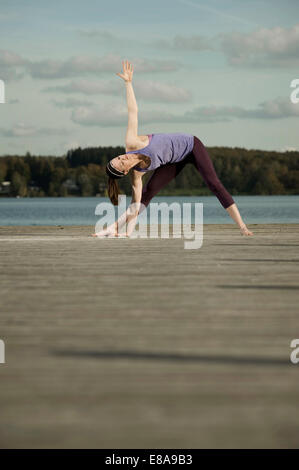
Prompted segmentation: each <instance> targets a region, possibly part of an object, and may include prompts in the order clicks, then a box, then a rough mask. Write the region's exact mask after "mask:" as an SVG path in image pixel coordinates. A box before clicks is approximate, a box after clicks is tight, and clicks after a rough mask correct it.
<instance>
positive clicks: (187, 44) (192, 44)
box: [151, 35, 214, 52]
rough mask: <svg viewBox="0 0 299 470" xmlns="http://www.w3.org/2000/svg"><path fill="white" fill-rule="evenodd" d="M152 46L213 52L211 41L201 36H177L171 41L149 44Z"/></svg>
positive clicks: (165, 40) (161, 40)
mask: <svg viewBox="0 0 299 470" xmlns="http://www.w3.org/2000/svg"><path fill="white" fill-rule="evenodd" d="M151 45H152V46H154V47H157V48H159V49H161V48H162V49H172V50H175V51H176V50H181V51H186V50H188V51H197V52H201V51H207V50H213V49H214V46H213V44H212V40H210V39H207V38H205V37H203V36H201V35H193V36H181V35H177V36H175V37H174V38H173V39H169V40H167V39H157V40H156V41H153V42H152V43H151Z"/></svg>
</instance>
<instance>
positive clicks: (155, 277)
mask: <svg viewBox="0 0 299 470" xmlns="http://www.w3.org/2000/svg"><path fill="white" fill-rule="evenodd" d="M249 228H250V229H251V230H253V231H254V233H255V236H254V237H247V238H245V237H241V236H240V234H239V231H238V229H237V228H236V227H235V226H234V225H231V224H228V225H227V224H226V225H205V226H204V238H203V245H202V247H201V248H200V249H197V250H186V249H184V244H183V240H182V239H179V238H168V239H165V238H164V239H163V238H156V239H151V238H143V239H111V238H110V239H95V238H92V237H89V235H90V234H91V233H92V232H93V227H68V226H64V227H57V226H53V227H39V226H34V227H29V226H28V227H0V259H1V261H0V268H1V269H0V286H1V314H0V339H2V340H4V342H5V353H6V363H5V364H0V447H1V448H68V447H71V448H94V447H96V448H111V449H112V448H114V449H116V448H118V449H124V448H151V449H153V448H158V449H159V448H262V447H267V448H291V447H298V442H299V413H298V394H299V393H298V392H299V364H292V363H291V361H290V354H291V348H290V343H291V341H292V339H295V338H299V224H285V225H282V224H265V225H250V227H249Z"/></svg>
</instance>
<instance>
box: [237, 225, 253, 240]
mask: <svg viewBox="0 0 299 470" xmlns="http://www.w3.org/2000/svg"><path fill="white" fill-rule="evenodd" d="M240 232H241V235H245V236H248V237H251V236H253V233H252V232H250V230H248V228H247V227H246V225H245V227H242V228H240Z"/></svg>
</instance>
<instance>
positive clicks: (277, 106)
mask: <svg viewBox="0 0 299 470" xmlns="http://www.w3.org/2000/svg"><path fill="white" fill-rule="evenodd" d="M291 117H299V106H298V105H295V104H293V103H291V102H290V100H289V98H282V97H278V98H276V99H274V100H269V101H264V102H262V103H260V104H259V106H258V107H257V108H255V109H245V108H242V107H240V106H206V107H204V106H202V107H197V108H194V109H192V110H190V111H186V112H185V113H183V114H174V113H171V112H167V111H163V110H155V111H141V112H139V113H138V119H139V122H142V124H146V123H154V122H155V123H156V122H163V123H165V122H167V123H199V122H210V123H213V122H229V121H231V120H232V119H234V118H235V119H284V118H291ZM71 119H72V121H73V122H75V123H77V124H80V125H82V126H101V127H118V126H123V125H126V123H127V108H126V106H121V105H115V104H113V105H105V106H102V107H93V108H92V107H90V108H87V107H84V106H81V107H78V108H76V109H74V110H73V112H72V114H71Z"/></svg>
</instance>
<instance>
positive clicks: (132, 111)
mask: <svg viewBox="0 0 299 470" xmlns="http://www.w3.org/2000/svg"><path fill="white" fill-rule="evenodd" d="M122 64H123V73H117V74H116V75H118V76H119V77H121V78H122V79H123V80H124V82H125V85H126V95H127V105H128V127H127V133H126V146H127V147H131V146H134V144H135V142H136V139H137V137H138V107H137V102H136V98H135V93H134V89H133V84H132V80H133V65H132V64H130V62H128V61H126V62H124V61H123V62H122Z"/></svg>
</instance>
